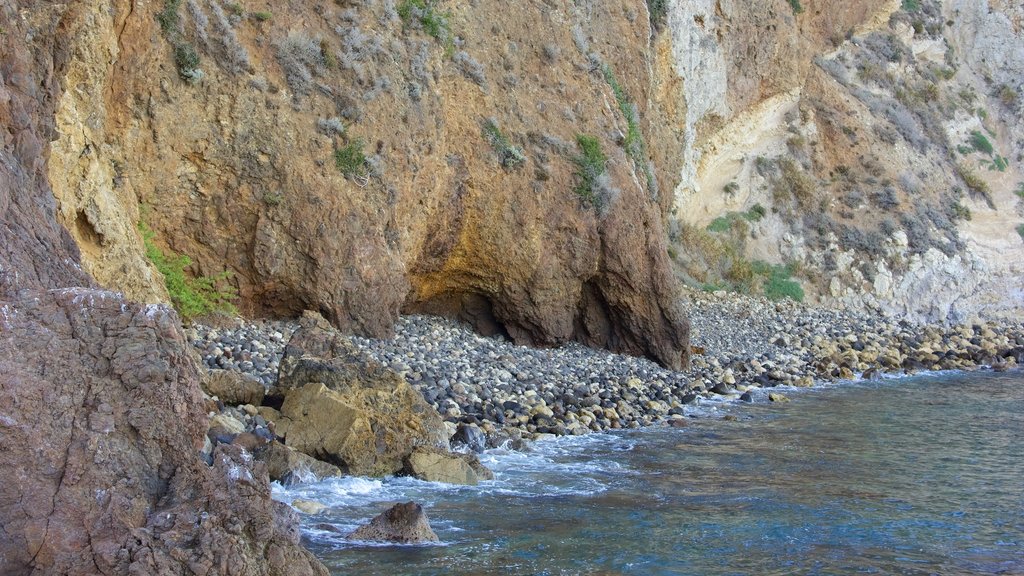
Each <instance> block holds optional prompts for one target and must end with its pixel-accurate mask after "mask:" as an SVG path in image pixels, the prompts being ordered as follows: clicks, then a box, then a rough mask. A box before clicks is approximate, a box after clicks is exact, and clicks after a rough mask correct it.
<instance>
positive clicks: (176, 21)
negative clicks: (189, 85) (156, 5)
mask: <svg viewBox="0 0 1024 576" xmlns="http://www.w3.org/2000/svg"><path fill="white" fill-rule="evenodd" d="M180 8H181V0H164V7H163V10H161V11H160V12H158V13H157V15H156V19H157V22H159V23H160V30H161V31H162V32H163V34H164V38H166V39H167V41H168V42H170V44H171V47H172V48H173V49H174V65H175V67H177V69H178V76H179V77H181V79H182V80H187V81H189V82H196V81H197V80H199V79H200V78H202V77H203V72H202V70H200V69H199V53H198V52H196V49H195V48H194V47H192V45H191V44H189V43H188V42H186V41H185V40H184V39H183V38H182V36H181V16H180V15H179V14H178V10H179V9H180Z"/></svg>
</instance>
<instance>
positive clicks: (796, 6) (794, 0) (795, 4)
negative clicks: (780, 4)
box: [789, 0, 804, 14]
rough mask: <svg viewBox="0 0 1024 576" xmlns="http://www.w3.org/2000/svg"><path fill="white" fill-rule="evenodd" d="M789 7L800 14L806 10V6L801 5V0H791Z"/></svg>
mask: <svg viewBox="0 0 1024 576" xmlns="http://www.w3.org/2000/svg"><path fill="white" fill-rule="evenodd" d="M789 7H790V8H792V9H793V14H800V13H801V12H803V11H804V7H803V6H802V5H800V0H789Z"/></svg>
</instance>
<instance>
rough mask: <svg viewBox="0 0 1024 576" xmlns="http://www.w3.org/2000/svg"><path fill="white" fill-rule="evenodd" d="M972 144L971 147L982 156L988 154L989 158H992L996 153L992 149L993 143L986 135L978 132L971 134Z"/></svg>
mask: <svg viewBox="0 0 1024 576" xmlns="http://www.w3.org/2000/svg"><path fill="white" fill-rule="evenodd" d="M970 143H971V147H973V148H974V149H975V150H977V151H978V152H981V153H982V154H988V155H989V156H991V155H992V153H993V152H994V149H993V148H992V143H991V142H989V140H988V138H986V137H985V135H984V134H982V133H981V132H979V131H977V130H974V131H973V132H971V139H970Z"/></svg>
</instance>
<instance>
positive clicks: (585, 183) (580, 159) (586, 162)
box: [573, 134, 608, 209]
mask: <svg viewBox="0 0 1024 576" xmlns="http://www.w3.org/2000/svg"><path fill="white" fill-rule="evenodd" d="M576 143H577V144H578V145H579V147H580V152H581V153H580V154H579V155H578V156H575V157H574V158H573V163H574V164H576V186H575V187H574V188H573V192H575V193H576V196H578V197H579V198H580V200H581V201H582V202H583V204H584V205H587V206H594V207H595V208H598V209H601V208H602V203H603V199H602V198H601V196H602V195H601V193H600V192H601V180H602V178H607V174H606V172H605V169H606V167H607V163H608V158H607V157H605V155H604V152H602V151H601V142H600V141H599V140H598V139H597V138H595V137H593V136H588V135H586V134H580V135H579V136H577V137H576Z"/></svg>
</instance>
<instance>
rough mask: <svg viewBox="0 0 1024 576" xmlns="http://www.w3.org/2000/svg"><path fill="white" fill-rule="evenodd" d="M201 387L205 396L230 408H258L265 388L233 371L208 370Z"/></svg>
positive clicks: (251, 378)
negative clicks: (217, 400)
mask: <svg viewBox="0 0 1024 576" xmlns="http://www.w3.org/2000/svg"><path fill="white" fill-rule="evenodd" d="M202 387H203V390H205V391H206V393H207V394H210V395H211V396H216V397H218V398H220V399H221V401H222V402H224V403H225V404H230V405H232V406H239V405H242V404H252V405H253V406H259V405H260V404H261V403H262V402H263V396H264V395H265V394H266V388H264V387H263V384H262V383H261V382H260V381H259V380H256V379H255V378H253V377H251V376H248V375H245V374H242V373H241V372H236V371H234V370H210V371H209V372H208V373H207V374H206V375H205V376H204V377H203V381H202Z"/></svg>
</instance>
